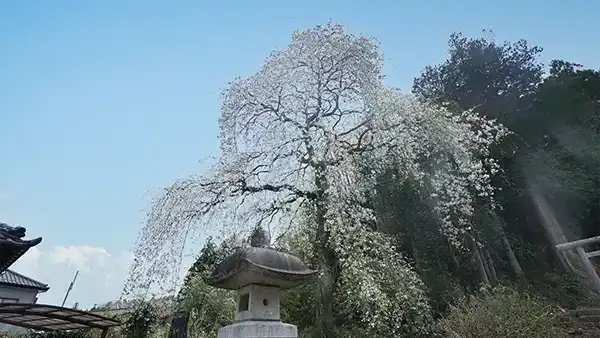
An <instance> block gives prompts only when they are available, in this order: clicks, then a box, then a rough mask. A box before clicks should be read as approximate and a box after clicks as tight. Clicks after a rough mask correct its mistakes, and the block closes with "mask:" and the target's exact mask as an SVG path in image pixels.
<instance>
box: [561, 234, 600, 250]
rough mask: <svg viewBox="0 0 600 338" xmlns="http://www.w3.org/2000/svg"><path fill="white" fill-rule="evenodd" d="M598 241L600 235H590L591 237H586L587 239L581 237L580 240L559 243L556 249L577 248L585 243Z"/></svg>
mask: <svg viewBox="0 0 600 338" xmlns="http://www.w3.org/2000/svg"><path fill="white" fill-rule="evenodd" d="M597 242H600V236H596V237H590V238H586V239H580V240H578V241H573V242H568V243H562V244H558V245H557V246H556V249H558V250H559V251H565V250H571V249H575V248H577V247H582V246H584V245H588V244H592V243H597Z"/></svg>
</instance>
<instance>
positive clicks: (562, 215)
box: [127, 24, 600, 338]
mask: <svg viewBox="0 0 600 338" xmlns="http://www.w3.org/2000/svg"><path fill="white" fill-rule="evenodd" d="M266 52H267V51H265V53H266ZM541 53H542V48H541V47H538V46H532V45H530V44H529V43H528V42H527V41H524V40H520V41H516V42H499V41H495V40H494V39H493V38H490V37H489V36H485V37H467V36H464V35H462V34H460V33H456V34H453V35H452V36H450V39H449V41H448V57H447V59H446V60H445V61H444V62H442V63H440V64H437V65H430V66H427V67H426V68H425V69H424V70H423V71H422V72H421V74H420V76H418V77H417V78H415V79H414V82H413V87H412V93H404V92H400V91H398V90H396V89H393V88H391V87H390V86H389V85H387V84H386V82H385V81H384V74H383V73H382V55H381V53H380V49H379V45H378V44H377V43H376V41H375V40H373V39H370V38H367V37H363V36H355V35H352V34H349V33H348V32H346V31H345V30H344V29H343V28H342V27H341V26H339V25H335V24H328V25H323V26H317V27H314V28H310V29H307V30H302V31H298V32H296V33H294V35H293V37H292V41H291V43H290V44H289V46H287V47H286V48H285V49H283V50H280V51H276V52H273V53H272V54H271V55H270V56H269V57H268V58H267V59H266V61H265V63H264V65H263V66H262V68H261V69H259V70H258V71H257V72H256V73H255V74H253V75H251V76H249V77H247V78H240V79H235V80H234V81H233V82H232V83H231V84H230V85H229V87H228V88H227V89H226V90H225V91H224V92H223V95H222V110H221V117H220V120H219V126H220V130H221V138H220V142H221V150H220V154H219V159H218V161H217V162H216V163H215V164H214V166H213V167H211V168H210V169H209V170H207V171H206V172H203V173H200V174H199V175H198V176H194V177H189V178H186V179H182V180H179V181H177V182H175V183H174V184H173V185H172V186H171V187H169V188H167V189H165V190H164V192H163V193H162V194H161V195H160V196H157V198H156V200H155V201H154V202H153V204H152V211H151V212H150V213H149V215H148V221H147V223H146V225H145V227H144V228H143V230H142V232H141V235H140V241H139V245H138V246H137V247H136V251H135V254H136V261H135V264H134V266H133V268H132V272H131V277H130V280H129V282H128V283H127V288H128V289H127V292H128V293H130V294H133V293H134V292H135V289H136V288H137V289H146V290H147V289H148V288H149V287H151V285H152V283H154V282H156V281H162V282H164V281H168V280H171V278H172V277H173V276H174V275H175V274H176V271H177V267H178V266H179V264H180V259H181V256H180V253H181V252H182V250H183V248H184V246H185V243H186V239H187V238H188V237H189V236H190V233H191V232H192V231H194V230H197V231H196V232H202V231H203V229H209V228H211V229H219V230H221V231H222V233H223V236H222V238H219V239H218V240H217V239H213V238H209V239H208V240H207V241H206V243H205V244H204V247H203V248H202V250H201V252H200V253H199V256H198V259H197V261H196V262H195V264H194V265H193V266H192V267H191V268H190V270H189V271H188V273H187V276H186V278H185V281H184V285H183V287H182V288H181V290H180V291H179V292H178V296H177V300H178V302H177V309H176V311H179V312H183V313H188V314H189V315H190V320H191V324H190V334H189V335H190V337H214V335H215V332H216V331H217V329H218V328H219V327H221V326H223V325H227V324H229V323H230V322H231V321H232V319H233V313H234V310H235V305H234V298H233V295H232V294H231V293H229V292H226V291H222V290H216V289H214V288H211V287H209V286H208V285H206V284H205V282H204V279H203V277H204V276H206V275H207V274H209V273H210V272H211V271H212V269H213V268H214V266H215V264H216V263H218V262H219V261H220V260H221V259H223V258H224V257H225V256H227V255H229V254H231V253H232V252H233V250H235V249H236V248H238V247H241V246H244V245H247V244H248V238H249V236H250V235H251V234H253V233H254V235H256V233H257V232H265V233H266V237H268V238H269V241H268V245H270V246H271V247H273V248H277V249H278V250H282V251H286V252H290V253H293V254H295V255H297V256H299V257H300V258H301V259H302V260H303V261H304V262H306V263H307V265H309V266H310V267H311V268H314V269H316V270H318V271H319V277H318V278H317V279H316V280H315V281H314V283H312V284H310V285H306V286H303V287H299V288H296V289H292V290H290V291H287V292H286V293H285V295H284V299H283V304H282V311H283V317H284V320H285V321H287V322H290V323H293V324H295V325H298V327H299V329H300V331H301V334H302V337H327V338H334V337H431V336H434V335H440V336H445V337H540V338H542V337H545V338H550V337H565V336H566V334H567V333H566V332H565V329H564V328H563V326H561V325H560V324H559V323H558V321H557V319H556V316H557V315H558V314H559V313H560V312H561V311H566V310H568V309H573V308H578V307H585V306H588V305H589V304H592V303H593V302H594V301H595V300H596V299H597V298H596V294H595V292H594V290H593V288H591V285H590V284H589V280H588V278H587V277H585V274H584V273H583V269H582V267H581V261H580V260H579V259H578V257H577V256H576V255H573V254H571V253H563V252H559V251H558V250H556V248H555V245H556V244H559V243H564V242H568V241H572V240H576V239H581V238H586V237H591V236H599V235H600V165H599V164H600V158H599V157H600V110H599V108H600V73H599V72H598V71H596V70H592V69H586V68H585V67H583V66H582V65H579V64H577V63H575V62H571V61H570V60H560V59H556V60H553V61H551V62H550V64H549V65H543V64H542V63H541V61H540V58H541ZM558 57H560V56H558ZM387 71H388V72H393V69H387ZM198 229H199V230H198ZM587 249H588V250H594V248H593V247H589V248H587ZM163 332H164V331H163Z"/></svg>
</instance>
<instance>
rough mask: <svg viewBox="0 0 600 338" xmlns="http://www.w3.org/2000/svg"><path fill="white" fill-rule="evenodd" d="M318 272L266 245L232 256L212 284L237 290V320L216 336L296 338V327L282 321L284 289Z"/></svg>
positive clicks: (218, 271) (233, 337) (216, 271)
mask: <svg viewBox="0 0 600 338" xmlns="http://www.w3.org/2000/svg"><path fill="white" fill-rule="evenodd" d="M315 273H316V271H313V270H309V269H308V268H307V267H306V266H305V265H304V264H303V263H302V262H301V261H300V260H299V259H298V258H297V257H294V256H292V255H288V254H286V253H283V252H279V251H275V250H271V249H266V248H256V247H250V248H246V249H241V250H239V251H238V252H236V253H235V254H233V255H231V256H229V257H228V258H226V259H225V260H224V261H223V262H222V263H221V264H219V265H218V266H217V268H216V270H215V272H214V274H213V275H212V276H211V278H210V280H209V284H210V285H212V286H214V287H218V288H222V289H229V290H237V314H236V318H235V320H236V322H235V323H234V324H232V325H228V326H225V327H223V328H221V329H220V330H219V333H218V334H217V338H259V337H261V338H262V337H269V338H297V337H298V329H297V328H296V326H294V325H292V324H286V323H282V322H281V317H280V298H281V290H285V289H289V288H292V287H294V286H296V285H299V284H300V283H302V282H304V281H306V280H307V279H309V278H311V277H312V276H313V275H314V274H315Z"/></svg>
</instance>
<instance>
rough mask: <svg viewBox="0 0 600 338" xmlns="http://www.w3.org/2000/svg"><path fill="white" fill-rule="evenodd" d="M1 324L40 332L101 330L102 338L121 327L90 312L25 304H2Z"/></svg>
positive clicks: (0, 308) (113, 321)
mask: <svg viewBox="0 0 600 338" xmlns="http://www.w3.org/2000/svg"><path fill="white" fill-rule="evenodd" d="M0 323H5V324H10V325H15V326H20V327H24V328H27V329H32V330H38V331H67V330H78V329H87V328H91V329H99V330H101V331H102V335H101V337H102V338H105V337H106V334H107V333H108V329H109V328H111V327H115V326H120V325H121V323H120V322H119V321H118V320H115V319H112V318H108V317H104V316H101V315H98V314H94V313H90V312H88V311H82V310H76V309H69V308H65V307H60V306H55V305H45V304H24V303H6V304H0Z"/></svg>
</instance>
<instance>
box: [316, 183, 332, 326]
mask: <svg viewBox="0 0 600 338" xmlns="http://www.w3.org/2000/svg"><path fill="white" fill-rule="evenodd" d="M315 181H316V182H315V183H316V186H317V191H318V193H317V195H318V199H317V201H316V205H315V206H316V210H315V211H316V223H317V234H316V235H317V238H316V246H317V247H316V252H317V253H318V255H319V259H318V261H319V272H320V273H321V279H320V283H319V284H320V285H319V288H318V295H317V299H318V301H319V304H318V306H317V322H318V325H319V327H320V329H321V335H322V337H323V338H336V337H337V329H336V325H335V316H334V308H333V295H334V293H335V283H336V276H337V271H336V258H335V253H334V252H333V251H332V250H331V248H330V246H329V231H328V229H327V228H326V226H325V222H326V219H325V215H326V214H327V206H326V196H325V191H326V190H327V180H326V179H325V177H323V176H322V175H319V174H317V175H316V180H315Z"/></svg>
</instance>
